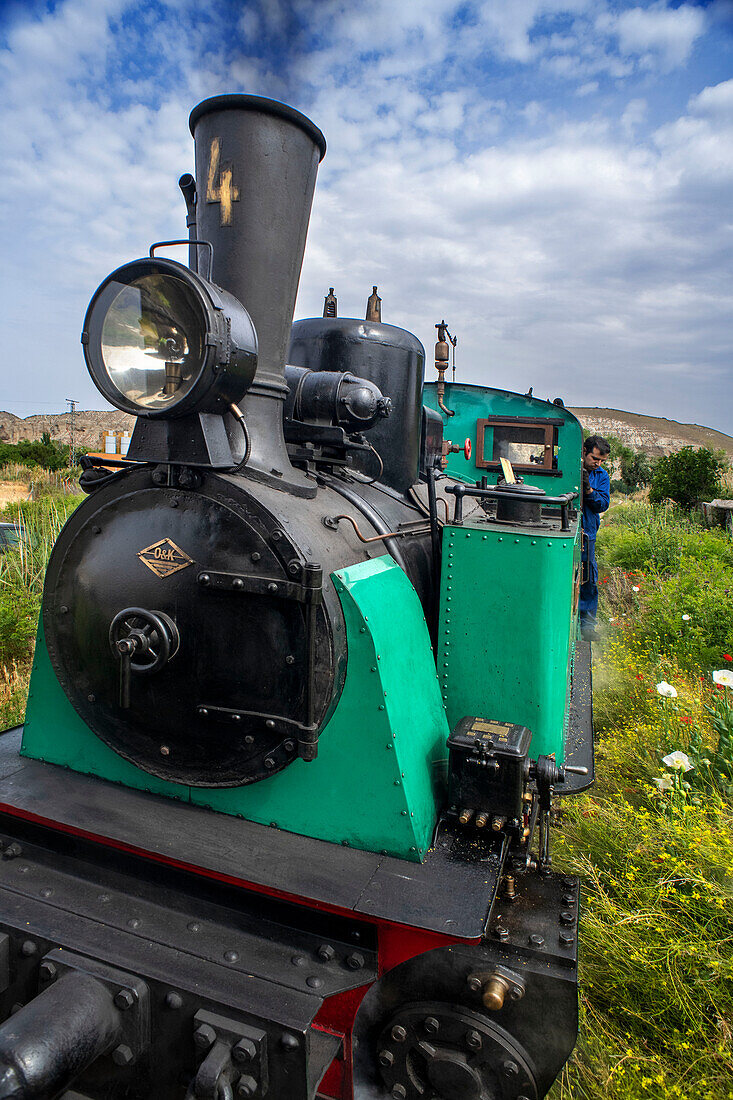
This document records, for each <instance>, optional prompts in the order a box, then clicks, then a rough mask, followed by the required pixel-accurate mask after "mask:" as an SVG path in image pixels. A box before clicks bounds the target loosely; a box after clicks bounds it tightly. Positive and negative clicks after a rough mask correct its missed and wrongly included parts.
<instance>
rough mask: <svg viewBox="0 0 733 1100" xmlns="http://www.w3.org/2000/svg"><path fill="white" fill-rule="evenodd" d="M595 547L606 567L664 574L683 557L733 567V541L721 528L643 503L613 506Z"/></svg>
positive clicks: (670, 509) (675, 510)
mask: <svg viewBox="0 0 733 1100" xmlns="http://www.w3.org/2000/svg"><path fill="white" fill-rule="evenodd" d="M596 547H597V556H598V561H599V563H601V564H602V565H604V566H606V567H607V568H609V569H613V568H617V569H625V570H633V571H638V572H642V573H646V572H652V573H661V574H667V573H672V572H676V571H677V570H678V569H679V567H680V562H681V560H682V557H683V556H686V557H690V558H698V559H699V560H701V561H710V560H713V559H714V560H717V561H722V562H724V563H725V564H727V565H729V566H730V567H731V568H733V543H732V542H731V540H730V538H728V537H727V535H726V534H725V533H724V532H723V531H722V530H721V531H718V530H711V531H707V530H705V529H704V528H702V527H698V526H696V525H695V524H693V523H691V522H690V519H689V517H686V516H685V514H684V513H683V512H681V511H679V510H678V509H674V508H660V507H657V506H652V505H649V504H645V503H642V502H633V503H628V504H622V505H619V506H618V507H616V508H614V509H613V510H612V511H611V512H610V513H609V514H608V519H607V520H605V519H604V521H603V523H602V524H601V528H600V530H599V532H598V539H597V543H596Z"/></svg>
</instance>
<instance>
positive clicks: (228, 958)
mask: <svg viewBox="0 0 733 1100" xmlns="http://www.w3.org/2000/svg"><path fill="white" fill-rule="evenodd" d="M224 961H225V962H228V963H235V962H239V952H238V951H225V952H224Z"/></svg>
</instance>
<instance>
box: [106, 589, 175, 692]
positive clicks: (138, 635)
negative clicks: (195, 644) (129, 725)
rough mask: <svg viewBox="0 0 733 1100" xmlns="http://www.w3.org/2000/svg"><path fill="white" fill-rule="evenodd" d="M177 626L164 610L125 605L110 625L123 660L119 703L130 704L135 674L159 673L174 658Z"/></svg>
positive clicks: (113, 646)
mask: <svg viewBox="0 0 733 1100" xmlns="http://www.w3.org/2000/svg"><path fill="white" fill-rule="evenodd" d="M180 640H181V639H180V635H179V633H178V627H177V626H176V624H175V623H174V622H173V619H171V617H170V616H169V615H166V614H165V612H164V611H147V610H145V608H142V607H126V608H125V610H124V611H120V612H118V613H117V615H115V617H114V619H113V620H112V622H111V623H110V627H109V644H110V648H111V650H112V653H113V655H114V656H115V657H116V658H117V660H118V661H119V662H120V706H121V707H122V708H123V709H124V710H126V709H127V708H128V707H129V706H130V683H131V679H132V673H133V672H134V673H136V674H139V673H143V674H147V675H149V674H150V673H153V672H160V670H161V669H162V668H164V667H165V665H167V664H168V662H169V661H172V660H173V658H174V657H175V655H176V653H177V652H178V647H179V645H180Z"/></svg>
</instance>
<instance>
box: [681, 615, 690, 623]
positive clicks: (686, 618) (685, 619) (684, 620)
mask: <svg viewBox="0 0 733 1100" xmlns="http://www.w3.org/2000/svg"><path fill="white" fill-rule="evenodd" d="M691 618H692V615H683V616H682V622H683V623H689V621H690V619H691Z"/></svg>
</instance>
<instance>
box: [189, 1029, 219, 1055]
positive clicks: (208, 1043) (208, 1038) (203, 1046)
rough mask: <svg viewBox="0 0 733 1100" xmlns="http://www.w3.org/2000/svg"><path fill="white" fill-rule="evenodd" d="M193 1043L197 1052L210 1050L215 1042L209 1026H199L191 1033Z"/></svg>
mask: <svg viewBox="0 0 733 1100" xmlns="http://www.w3.org/2000/svg"><path fill="white" fill-rule="evenodd" d="M193 1041H194V1045H195V1046H196V1048H197V1049H198V1050H211V1048H212V1047H213V1045H214V1043H215V1042H216V1032H215V1031H214V1029H213V1027H212V1026H211V1025H210V1024H201V1026H200V1027H198V1028H196V1030H195V1031H194V1033H193Z"/></svg>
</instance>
